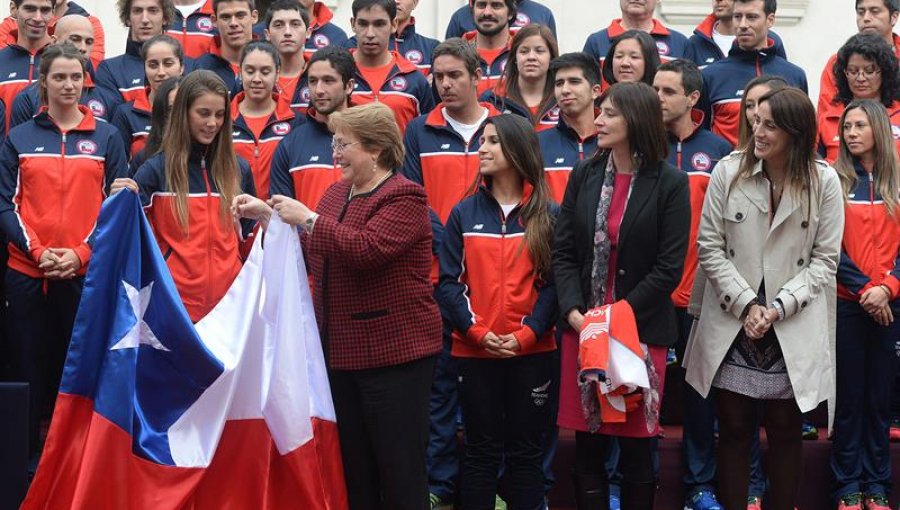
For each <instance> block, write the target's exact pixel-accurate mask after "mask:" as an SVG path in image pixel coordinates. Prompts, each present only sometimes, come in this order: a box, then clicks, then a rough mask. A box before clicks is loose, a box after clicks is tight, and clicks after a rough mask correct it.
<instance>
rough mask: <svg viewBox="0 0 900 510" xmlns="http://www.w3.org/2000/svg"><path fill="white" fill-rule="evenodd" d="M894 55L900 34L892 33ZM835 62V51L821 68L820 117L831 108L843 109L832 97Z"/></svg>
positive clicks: (898, 50) (898, 52)
mask: <svg viewBox="0 0 900 510" xmlns="http://www.w3.org/2000/svg"><path fill="white" fill-rule="evenodd" d="M894 55H896V56H897V58H898V59H900V35H897V34H894ZM835 62H837V53H835V54H834V55H832V56H831V58H829V59H828V63H826V64H825V68H824V69H822V77H821V79H820V80H821V81H820V83H819V103H818V105H817V106H816V113H817V114H818V115H819V116H820V117H821V116H822V115H825V114H826V113H832V111H831V110H833V109H834V110H837V111H838V115H840V112H843V111H844V105H843V104H842V103H841V102H840V101H838V102H835V100H834V97H835V96H836V95H837V83H836V82H835V81H834V71H833V69H834V64H835Z"/></svg>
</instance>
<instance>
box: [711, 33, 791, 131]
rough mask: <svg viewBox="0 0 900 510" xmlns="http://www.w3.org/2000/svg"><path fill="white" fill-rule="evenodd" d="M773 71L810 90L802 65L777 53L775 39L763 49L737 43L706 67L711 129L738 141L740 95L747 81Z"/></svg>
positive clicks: (773, 73)
mask: <svg viewBox="0 0 900 510" xmlns="http://www.w3.org/2000/svg"><path fill="white" fill-rule="evenodd" d="M763 74H771V75H775V76H780V77H782V78H784V80H785V81H786V82H787V83H788V85H791V86H793V87H797V88H799V89H801V90H803V92H807V86H806V73H805V72H804V71H803V69H801V68H800V67H797V66H795V65H794V64H792V63H790V62H788V61H787V60H785V59H783V58H781V57H779V56H778V55H776V54H775V47H774V43H773V41H772V40H771V39H770V40H769V46H768V47H767V48H765V49H762V50H744V49H741V48H740V47H739V46H738V45H737V44H735V45H734V46H732V47H731V51H730V52H729V53H728V57H726V58H724V59H722V60H720V61H718V62H716V63H714V64H712V65H709V66H706V68H704V69H703V95H702V97H701V101H700V102H701V105H702V109H703V113H704V114H705V115H706V119H707V122H708V124H707V126H706V127H708V128H710V130H711V131H712V132H713V133H715V134H717V135H719V136H721V137H722V138H724V139H726V140H728V143H730V144H731V145H737V141H738V131H739V129H738V128H739V125H738V122H739V120H740V113H741V96H742V95H743V93H744V87H745V86H746V85H747V82H749V81H750V80H752V79H754V78H756V77H757V76H761V75H763Z"/></svg>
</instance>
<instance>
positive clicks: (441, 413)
mask: <svg viewBox="0 0 900 510" xmlns="http://www.w3.org/2000/svg"><path fill="white" fill-rule="evenodd" d="M452 345H453V340H452V339H451V337H450V333H449V329H448V326H447V324H446V321H445V323H444V348H443V350H441V353H440V354H439V355H438V358H437V364H436V365H435V368H434V378H433V379H432V381H431V397H430V401H429V416H430V429H429V438H428V490H429V492H431V493H432V494H435V495H437V496H439V497H440V498H441V499H443V500H445V501H452V500H453V499H454V497H455V495H456V481H457V479H458V478H459V453H458V452H459V445H458V443H457V439H456V417H457V413H458V412H459V393H458V391H457V381H458V380H459V368H458V367H457V362H456V359H455V358H454V357H453V356H451V355H450V348H451V347H452Z"/></svg>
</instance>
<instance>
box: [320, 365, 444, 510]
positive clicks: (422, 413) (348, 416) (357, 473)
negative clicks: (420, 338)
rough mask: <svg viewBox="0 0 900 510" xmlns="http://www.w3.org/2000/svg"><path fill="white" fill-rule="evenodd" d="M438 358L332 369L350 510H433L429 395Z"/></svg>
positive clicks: (332, 389)
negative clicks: (427, 457)
mask: <svg viewBox="0 0 900 510" xmlns="http://www.w3.org/2000/svg"><path fill="white" fill-rule="evenodd" d="M434 362H435V357H434V356H431V357H428V358H423V359H419V360H415V361H411V362H409V363H403V364H400V365H391V366H387V367H381V368H371V369H365V370H331V371H329V373H328V375H329V379H330V382H331V393H332V398H333V399H334V409H335V412H336V414H337V422H338V433H339V434H340V440H341V459H342V460H343V463H344V477H345V478H346V481H347V496H348V500H349V502H350V510H425V509H427V508H428V506H429V504H428V476H427V474H426V470H425V450H426V448H427V445H428V394H429V391H430V388H431V377H432V374H433V372H434Z"/></svg>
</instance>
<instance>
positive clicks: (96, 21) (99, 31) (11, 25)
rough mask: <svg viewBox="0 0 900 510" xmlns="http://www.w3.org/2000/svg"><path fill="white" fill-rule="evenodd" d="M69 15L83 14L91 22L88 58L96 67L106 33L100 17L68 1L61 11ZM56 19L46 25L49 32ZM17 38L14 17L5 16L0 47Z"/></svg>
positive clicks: (104, 52)
mask: <svg viewBox="0 0 900 510" xmlns="http://www.w3.org/2000/svg"><path fill="white" fill-rule="evenodd" d="M56 3H57V4H59V2H56ZM69 15H77V16H84V17H85V18H87V19H88V21H90V22H91V27H92V28H93V29H94V47H93V48H92V49H91V56H90V58H89V60H90V61H91V65H92V66H94V67H97V66H98V65H100V62H102V61H103V57H104V55H105V54H106V34H105V32H104V31H103V23H101V22H100V18H98V17H96V16H91V14H90V13H89V12H87V11H86V10H84V7H82V6H80V5H78V4H76V3H75V2H68V3H67V4H66V12H64V13H63V16H69ZM60 17H62V16H60ZM57 21H59V18H57V17H54V18H52V19H51V20H50V24H49V26H48V30H49V33H50V34H52V33H53V31H54V30H55V29H56V22H57ZM18 40H19V25H18V23H17V22H16V18H13V17H12V16H7V17H6V18H4V19H3V21H2V22H0V48H5V47H7V46H9V45H10V44H16V42H17V41H18Z"/></svg>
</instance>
